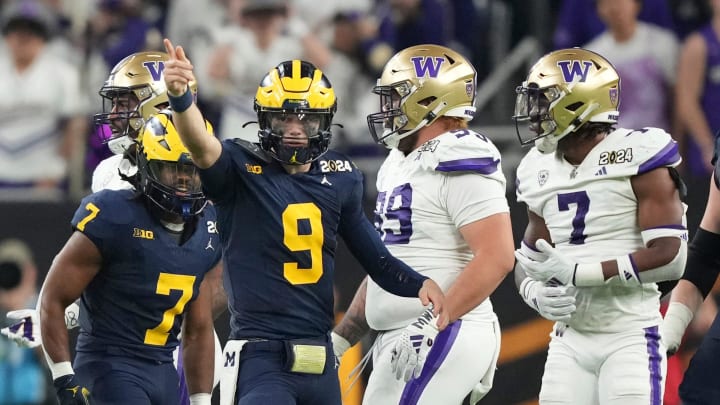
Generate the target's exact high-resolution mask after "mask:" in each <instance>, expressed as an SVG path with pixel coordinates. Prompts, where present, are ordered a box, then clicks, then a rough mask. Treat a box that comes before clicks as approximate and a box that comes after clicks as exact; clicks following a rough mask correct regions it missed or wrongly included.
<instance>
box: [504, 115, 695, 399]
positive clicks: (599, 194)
mask: <svg viewBox="0 0 720 405" xmlns="http://www.w3.org/2000/svg"><path fill="white" fill-rule="evenodd" d="M680 162H681V158H680V155H679V154H678V146H677V144H676V143H675V141H674V140H673V139H672V138H671V136H670V135H669V134H668V133H666V132H665V131H663V130H662V129H659V128H644V129H642V130H637V131H633V130H629V129H618V130H616V131H613V132H612V133H610V134H609V135H608V136H607V137H606V138H605V139H604V140H603V141H601V142H600V143H599V144H597V145H596V146H595V147H594V148H593V149H592V150H591V151H590V153H589V154H588V155H587V157H586V158H585V160H584V161H583V162H582V164H580V165H579V166H574V165H572V164H570V163H568V162H567V161H566V160H565V159H564V158H562V157H561V156H560V155H558V154H554V153H553V154H542V153H540V152H538V151H537V150H536V149H535V148H533V149H532V150H530V151H529V152H528V153H527V155H526V156H525V157H524V158H523V160H522V162H521V163H520V165H519V166H518V169H517V179H518V184H517V197H518V201H521V202H524V203H526V204H527V206H528V208H529V210H530V211H532V212H534V213H535V214H537V215H539V216H541V217H542V218H544V220H545V224H546V226H547V228H548V230H549V231H550V235H551V238H552V242H554V243H555V247H556V248H557V249H558V250H559V251H560V252H562V253H563V254H564V255H566V256H567V257H569V258H571V259H573V260H575V261H577V262H579V263H593V262H595V263H596V262H599V261H602V260H608V259H609V258H612V257H618V256H622V255H627V254H630V253H631V252H634V251H636V250H639V249H641V248H643V247H644V243H643V239H642V236H641V229H640V228H639V227H638V220H637V211H638V204H637V198H636V197H635V193H634V191H633V188H632V184H631V178H632V177H633V176H636V175H640V174H643V173H647V172H649V171H651V170H653V169H657V168H660V167H675V166H677V165H679V164H680ZM668 225H672V224H668ZM575 297H576V300H577V301H576V305H577V310H576V311H575V313H573V315H572V318H571V320H570V322H569V323H568V324H564V323H556V325H555V330H554V333H552V334H551V338H552V340H551V343H550V349H549V352H548V358H547V362H546V364H545V373H544V376H543V382H542V389H541V392H540V403H553V404H596V403H598V399H599V403H601V404H605V403H643V404H660V403H661V399H662V395H663V388H664V385H665V374H666V356H665V349H664V348H661V347H660V336H659V334H658V325H659V324H660V322H661V321H662V318H661V315H660V300H659V299H660V293H659V291H658V289H657V286H656V285H655V284H653V283H649V284H640V285H632V284H627V285H626V284H624V283H622V282H621V281H619V280H618V279H617V277H616V278H614V279H611V280H610V281H608V282H607V283H606V284H605V285H604V286H600V287H585V288H577V289H576V293H575ZM611 398H612V399H613V400H612V401H610V399H611ZM622 398H625V400H624V401H623V400H621V401H620V402H617V401H618V400H619V399H622ZM613 401H614V402H613Z"/></svg>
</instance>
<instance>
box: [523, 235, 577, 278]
mask: <svg viewBox="0 0 720 405" xmlns="http://www.w3.org/2000/svg"><path fill="white" fill-rule="evenodd" d="M535 247H536V248H537V249H538V250H539V251H540V252H541V253H544V254H546V255H547V259H546V260H544V261H536V260H532V259H530V258H528V257H527V256H525V255H524V254H522V253H521V252H520V250H519V249H518V250H516V251H515V258H516V259H517V261H518V262H519V263H520V264H521V265H522V266H523V269H524V270H525V273H526V274H527V275H528V276H530V278H532V279H533V280H538V281H542V282H543V283H547V284H553V285H571V284H572V283H573V276H574V274H575V267H576V266H577V263H575V262H573V261H572V260H570V259H568V258H567V257H565V255H563V254H562V253H560V252H559V251H558V250H557V249H555V248H554V247H553V246H552V245H551V244H550V243H548V242H547V241H545V240H544V239H538V240H537V242H535Z"/></svg>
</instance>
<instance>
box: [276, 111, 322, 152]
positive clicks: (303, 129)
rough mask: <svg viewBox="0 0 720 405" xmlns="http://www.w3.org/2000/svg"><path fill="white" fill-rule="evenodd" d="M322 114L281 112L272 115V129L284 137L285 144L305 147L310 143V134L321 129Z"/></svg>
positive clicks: (312, 134) (293, 146)
mask: <svg viewBox="0 0 720 405" xmlns="http://www.w3.org/2000/svg"><path fill="white" fill-rule="evenodd" d="M320 120H321V118H320V116H318V115H315V114H281V113H276V114H272V115H271V116H270V129H271V130H272V132H273V133H274V134H277V135H279V136H281V137H282V143H283V146H286V147H291V148H303V147H306V146H307V145H308V136H309V135H310V136H314V135H315V134H317V133H318V131H319V130H320Z"/></svg>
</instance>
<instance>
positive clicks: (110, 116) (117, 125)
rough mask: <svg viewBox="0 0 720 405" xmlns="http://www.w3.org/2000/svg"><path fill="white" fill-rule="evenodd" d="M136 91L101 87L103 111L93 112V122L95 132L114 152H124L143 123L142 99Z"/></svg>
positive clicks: (141, 92)
mask: <svg viewBox="0 0 720 405" xmlns="http://www.w3.org/2000/svg"><path fill="white" fill-rule="evenodd" d="M138 93H140V94H143V93H145V92H143V91H133V90H132V89H128V88H117V87H103V88H102V90H100V96H101V97H102V99H103V112H102V113H99V114H95V116H94V122H95V125H96V127H97V128H98V131H97V134H98V135H99V136H100V140H101V141H102V142H103V144H107V145H108V147H109V148H110V150H111V151H112V152H113V153H114V154H121V153H124V152H125V151H126V150H127V149H128V148H129V147H130V146H131V145H132V144H133V143H135V140H136V139H137V137H138V134H139V133H140V130H141V129H142V127H143V125H145V120H144V119H143V117H142V114H141V113H140V106H141V104H142V99H139V98H138Z"/></svg>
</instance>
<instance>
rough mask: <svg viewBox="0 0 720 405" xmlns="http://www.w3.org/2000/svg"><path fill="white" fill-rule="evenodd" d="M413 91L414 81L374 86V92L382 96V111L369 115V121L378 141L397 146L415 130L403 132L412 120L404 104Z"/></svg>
mask: <svg viewBox="0 0 720 405" xmlns="http://www.w3.org/2000/svg"><path fill="white" fill-rule="evenodd" d="M412 91H413V88H412V83H410V82H409V81H404V82H400V83H394V84H392V85H390V86H375V88H373V93H375V94H378V95H379V96H380V112H378V113H374V114H370V115H368V116H367V122H368V128H370V135H372V137H373V139H374V140H375V142H376V143H382V144H384V145H385V146H387V147H390V148H395V147H397V146H398V144H399V143H400V140H401V139H403V138H405V137H406V136H408V135H411V134H412V133H413V132H415V131H412V132H411V131H404V132H403V129H404V128H405V127H407V125H408V122H409V121H410V120H409V119H408V116H407V115H406V114H405V113H404V112H403V110H402V106H403V104H404V102H405V101H406V100H407V97H408V96H409V95H410V94H411V93H412Z"/></svg>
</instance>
